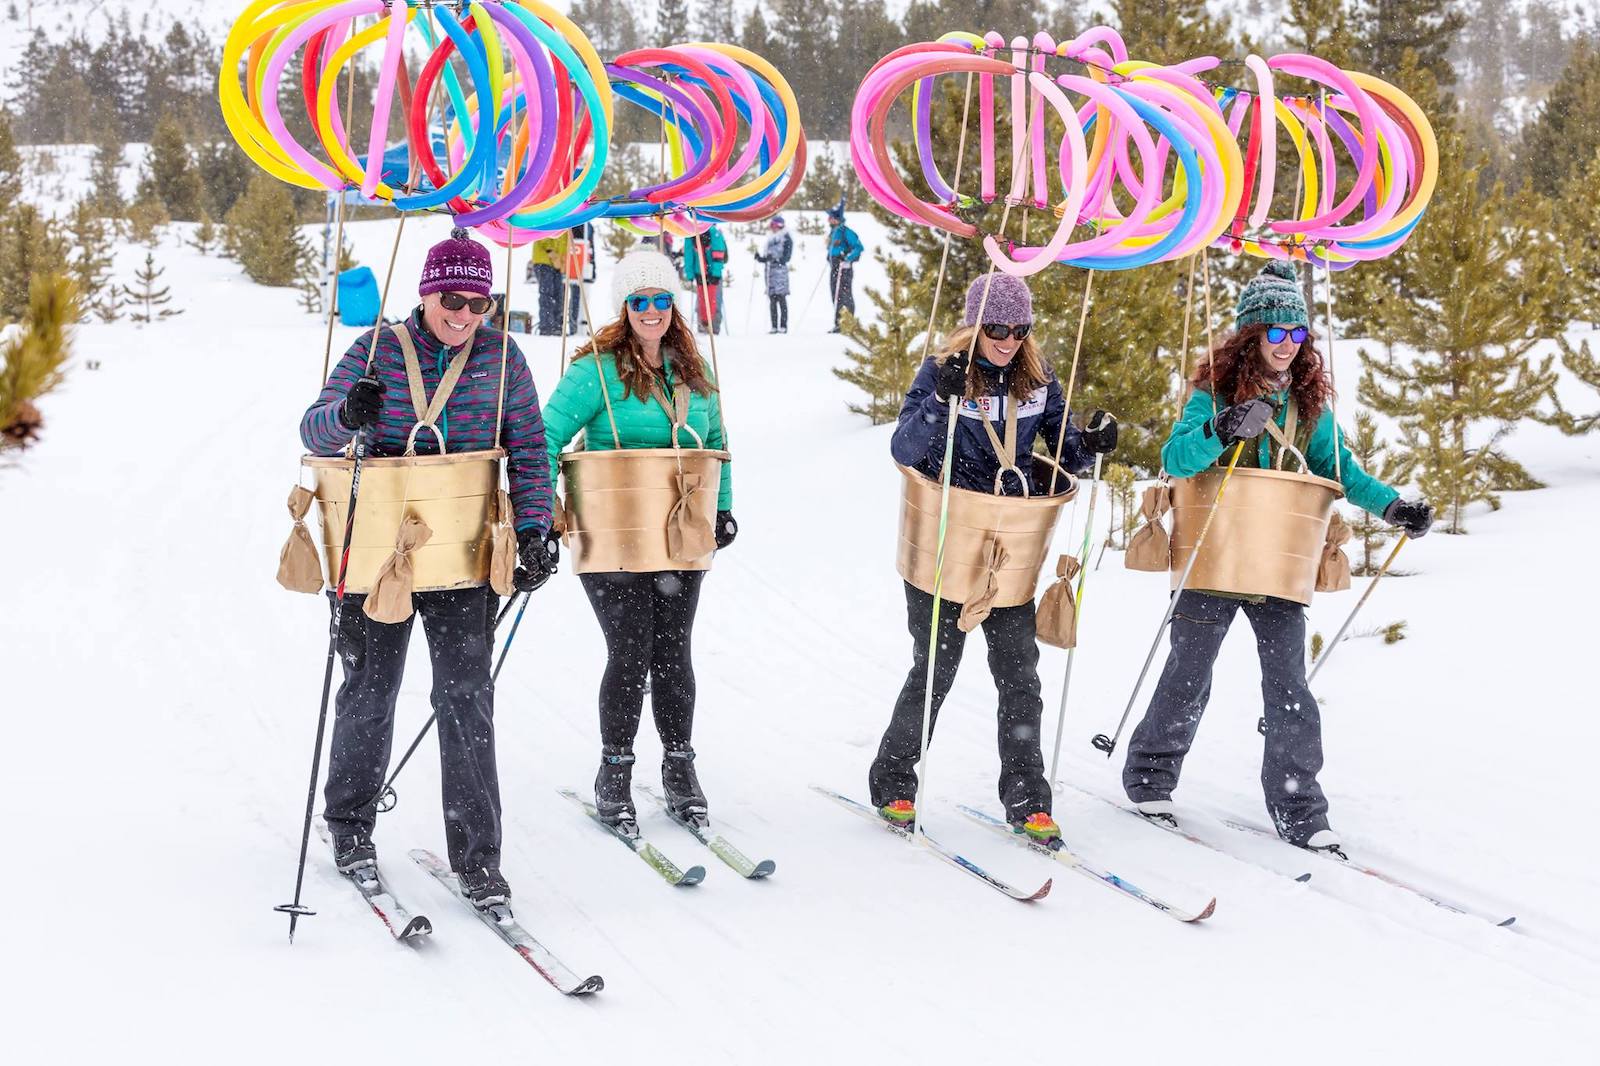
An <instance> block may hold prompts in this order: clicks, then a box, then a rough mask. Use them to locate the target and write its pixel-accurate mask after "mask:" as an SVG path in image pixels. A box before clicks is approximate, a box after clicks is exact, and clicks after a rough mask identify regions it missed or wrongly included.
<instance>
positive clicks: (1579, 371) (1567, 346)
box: [1551, 336, 1600, 437]
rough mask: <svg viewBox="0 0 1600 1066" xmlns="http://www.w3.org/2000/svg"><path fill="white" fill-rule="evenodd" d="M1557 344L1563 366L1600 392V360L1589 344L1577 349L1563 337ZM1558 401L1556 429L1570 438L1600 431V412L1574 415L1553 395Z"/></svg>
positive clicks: (1584, 343) (1557, 338) (1581, 345)
mask: <svg viewBox="0 0 1600 1066" xmlns="http://www.w3.org/2000/svg"><path fill="white" fill-rule="evenodd" d="M1556 344H1557V346H1559V347H1560V349H1561V365H1562V366H1564V367H1566V368H1567V373H1569V374H1571V375H1572V376H1573V377H1574V378H1576V379H1577V380H1578V381H1580V382H1582V383H1583V384H1585V385H1587V386H1589V387H1590V388H1591V389H1594V390H1595V391H1596V392H1600V358H1597V357H1596V356H1595V354H1594V352H1593V351H1591V350H1590V348H1589V342H1588V341H1584V342H1583V343H1581V344H1579V345H1578V346H1577V347H1576V348H1574V347H1573V346H1572V342H1571V341H1569V340H1567V338H1565V337H1562V336H1557V337H1556ZM1551 395H1552V398H1554V399H1555V401H1556V415H1557V418H1556V423H1555V424H1556V427H1557V428H1558V429H1560V430H1561V432H1563V433H1565V434H1567V435H1568V436H1569V437H1577V436H1581V435H1582V434H1585V433H1593V432H1594V431H1595V430H1597V429H1600V411H1594V412H1592V413H1590V414H1586V415H1574V414H1572V413H1571V412H1570V411H1568V410H1567V409H1566V408H1565V407H1563V406H1562V404H1561V400H1560V397H1558V396H1555V394H1554V393H1552V394H1551Z"/></svg>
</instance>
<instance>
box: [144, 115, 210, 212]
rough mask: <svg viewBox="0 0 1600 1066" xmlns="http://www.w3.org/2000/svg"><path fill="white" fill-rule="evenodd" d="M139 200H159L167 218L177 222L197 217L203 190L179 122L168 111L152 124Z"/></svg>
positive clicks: (201, 203) (202, 198)
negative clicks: (151, 134) (152, 128)
mask: <svg viewBox="0 0 1600 1066" xmlns="http://www.w3.org/2000/svg"><path fill="white" fill-rule="evenodd" d="M139 199H141V200H151V201H159V202H160V203H161V204H162V206H163V207H165V208H166V211H167V215H168V216H169V217H171V218H174V219H177V220H178V221H180V222H193V221H195V220H196V219H198V218H199V217H200V210H201V208H202V207H203V206H204V201H205V189H204V187H203V186H202V185H201V182H200V171H199V168H197V167H196V166H195V162H194V157H193V155H192V153H191V152H190V151H189V138H188V135H187V134H186V133H185V132H184V128H183V123H182V122H179V121H178V118H177V116H176V115H173V114H172V113H171V112H167V113H166V114H163V115H162V116H161V118H160V120H159V121H157V122H156V129H155V135H154V137H152V138H151V141H150V150H149V152H148V153H147V154H146V155H145V160H144V170H143V173H141V174H140V176H139Z"/></svg>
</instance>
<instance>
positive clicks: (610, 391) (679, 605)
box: [544, 250, 739, 835]
mask: <svg viewBox="0 0 1600 1066" xmlns="http://www.w3.org/2000/svg"><path fill="white" fill-rule="evenodd" d="M677 280H678V279H677V273H676V272H675V271H674V270H673V269H672V264H671V262H670V261H669V260H668V259H667V257H666V256H664V255H662V254H661V253H660V252H657V251H654V250H643V251H638V252H634V253H632V254H631V255H628V256H626V257H624V258H623V259H622V261H621V262H619V263H618V264H617V267H616V272H615V274H614V275H613V277H612V284H611V288H612V297H613V302H614V304H615V306H616V307H617V309H618V311H619V317H618V318H617V320H616V321H614V322H612V323H611V324H610V325H608V326H605V327H604V328H602V329H601V330H600V331H599V332H598V333H596V334H595V336H594V339H593V340H591V341H590V342H589V343H588V344H586V345H584V346H583V347H582V348H580V349H579V350H578V352H577V354H576V356H574V358H573V361H572V365H571V366H569V367H568V368H567V372H566V373H565V374H564V375H562V378H561V381H560V383H559V384H558V385H557V386H556V390H555V392H554V393H553V394H552V395H551V396H550V398H549V400H548V401H547V402H546V403H545V405H544V417H545V424H544V426H545V445H546V447H547V448H548V449H549V453H550V469H551V470H552V471H554V470H558V469H559V468H560V467H559V462H558V459H559V456H560V454H561V450H562V449H563V448H564V447H566V445H567V444H568V443H569V442H570V441H571V440H572V439H573V438H574V437H576V436H577V435H578V434H579V433H580V432H583V433H584V435H585V441H586V443H585V445H584V446H585V447H586V448H587V449H589V450H591V451H595V450H609V449H611V448H614V447H622V448H670V447H673V445H674V441H673V437H674V434H673V428H672V427H673V416H672V415H671V413H670V412H671V411H672V409H673V407H675V406H676V401H677V398H678V396H679V394H680V393H686V394H687V398H688V404H687V415H686V416H685V418H684V421H683V426H686V427H687V429H684V428H680V429H679V431H678V442H677V443H678V444H679V445H681V446H683V447H691V448H692V447H696V446H697V445H696V441H695V438H698V440H699V441H700V442H701V443H700V444H699V445H698V446H699V447H704V448H708V449H711V450H714V451H720V450H722V448H723V442H724V437H723V429H722V404H721V402H720V399H719V396H718V393H717V387H716V384H715V382H713V381H712V380H711V377H710V374H709V372H708V371H707V368H706V365H705V362H704V360H702V359H701V358H700V353H699V351H698V350H697V349H696V347H695V342H694V333H693V331H692V330H691V329H690V327H689V324H688V322H687V321H686V320H685V319H684V317H683V316H682V315H681V314H680V313H679V312H678V309H677V307H676V306H675V305H674V303H673V290H674V289H675V288H676V286H677ZM597 366H598V372H597ZM602 388H603V389H604V391H603V392H602ZM608 398H609V404H608V403H607V400H608ZM613 425H614V427H615V428H614V429H613ZM689 430H692V431H693V434H692V435H691V434H690V433H689V432H688V431H689ZM613 433H614V434H615V436H613ZM732 509H733V486H732V482H731V480H730V478H729V476H728V464H727V463H723V464H722V478H721V484H720V486H719V488H718V492H717V517H716V526H715V536H716V545H717V547H718V548H726V547H727V546H728V545H729V544H731V543H733V538H734V536H735V535H736V534H737V533H738V531H739V527H738V524H737V523H736V522H735V521H734V520H733V514H732ZM704 577H705V571H703V570H663V571H657V572H654V573H642V574H639V573H624V572H612V573H592V574H580V575H579V578H578V580H580V581H581V582H582V583H583V589H584V592H585V593H587V594H588V596H589V603H590V605H591V606H593V608H594V613H595V617H596V618H597V619H598V620H599V622H600V629H601V631H602V632H604V634H605V638H606V669H605V675H604V677H603V678H602V680H601V683H600V770H599V773H598V774H597V775H596V777H595V783H594V792H595V809H596V810H597V811H598V812H599V814H600V817H601V819H602V820H604V821H605V822H607V823H609V824H611V825H613V826H615V827H617V828H618V829H619V830H621V831H623V832H624V833H628V834H630V835H631V834H633V833H635V832H637V816H636V813H635V809H634V805H633V795H632V776H633V762H634V755H633V741H634V737H635V735H636V734H637V733H638V731H639V718H640V716H641V714H642V712H643V710H644V694H645V689H646V685H647V683H648V686H649V691H650V704H651V708H652V710H653V711H654V714H655V720H656V730H657V731H658V732H659V733H660V734H661V746H662V749H663V751H664V753H665V754H664V757H663V759H662V762H661V783H662V787H663V789H664V791H665V792H666V796H667V803H668V806H669V808H670V810H671V811H672V813H673V814H674V816H676V817H678V818H680V819H682V820H685V821H700V822H704V820H705V818H706V798H705V793H704V792H703V791H702V790H701V788H700V782H699V779H698V777H697V775H696V774H695V770H694V748H693V746H692V745H691V743H690V740H691V733H692V729H693V725H694V702H695V683H694V665H693V663H692V662H691V660H690V649H689V643H690V636H691V634H692V632H693V629H694V616H695V608H696V606H697V605H698V603H699V600H700V583H701V581H702V579H704Z"/></svg>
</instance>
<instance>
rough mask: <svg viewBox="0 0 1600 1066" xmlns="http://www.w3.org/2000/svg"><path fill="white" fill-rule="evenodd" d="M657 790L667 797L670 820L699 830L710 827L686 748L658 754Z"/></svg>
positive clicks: (691, 761) (704, 796) (702, 793)
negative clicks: (659, 767) (672, 818)
mask: <svg viewBox="0 0 1600 1066" xmlns="http://www.w3.org/2000/svg"><path fill="white" fill-rule="evenodd" d="M661 790H662V791H663V792H665V793H666V796H667V811H668V812H669V813H670V814H671V815H672V816H673V817H674V818H676V819H678V820H679V821H680V822H687V823H689V824H690V825H694V826H698V827H699V828H702V829H704V828H705V827H706V826H707V825H709V824H710V819H709V818H707V817H706V795H705V793H704V792H703V791H701V789H700V779H699V777H698V776H696V774H695V772H694V749H693V748H691V747H690V746H689V745H687V744H685V745H684V746H683V747H682V748H680V749H678V750H677V751H673V750H670V749H669V750H668V751H667V752H666V753H664V754H663V755H662V757H661Z"/></svg>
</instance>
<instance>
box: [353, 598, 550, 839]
mask: <svg viewBox="0 0 1600 1066" xmlns="http://www.w3.org/2000/svg"><path fill="white" fill-rule="evenodd" d="M532 598H533V593H531V592H525V593H523V594H522V606H521V607H519V608H517V617H516V619H515V620H513V621H512V623H511V633H510V634H509V635H508V636H507V637H506V644H505V647H503V648H501V649H500V658H499V659H498V660H496V662H495V664H494V672H493V673H492V674H490V675H489V683H490V684H491V685H492V684H494V683H495V682H496V681H498V680H500V668H501V667H502V666H504V665H505V662H506V653H507V652H509V651H510V650H511V642H512V641H513V640H516V639H517V627H518V626H520V625H522V612H523V611H526V610H527V609H528V601H529V600H531V599H532ZM516 602H517V598H516V597H515V596H513V597H511V598H510V599H509V600H507V601H506V605H505V606H504V607H502V608H500V614H499V615H498V616H496V618H495V620H494V628H495V630H496V631H498V630H499V629H500V623H501V622H503V621H504V620H505V617H506V615H508V614H510V613H511V608H512V607H513V606H515V605H516ZM438 720H439V712H438V711H434V712H433V713H432V714H430V715H429V716H428V720H427V721H426V722H424V723H422V729H421V730H419V731H418V733H417V736H416V739H415V740H413V741H412V742H411V746H410V747H409V748H407V749H406V753H405V754H404V755H402V756H400V762H399V764H398V765H396V766H395V768H394V770H393V771H392V772H391V773H390V774H389V780H387V781H385V782H384V783H383V787H382V788H381V789H379V790H378V795H377V798H376V799H374V800H373V801H372V803H373V806H375V807H376V808H377V810H378V813H379V814H387V813H388V812H389V811H392V810H394V808H395V804H397V803H399V802H400V797H399V796H398V795H397V794H396V793H395V790H394V781H395V778H397V777H399V776H400V771H401V770H404V769H405V768H406V763H408V762H410V761H411V756H412V755H413V754H415V753H416V750H417V748H418V747H419V746H420V745H421V744H422V739H423V738H424V737H426V736H427V735H428V731H429V730H430V729H432V728H433V723H434V722H437V721H438Z"/></svg>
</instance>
